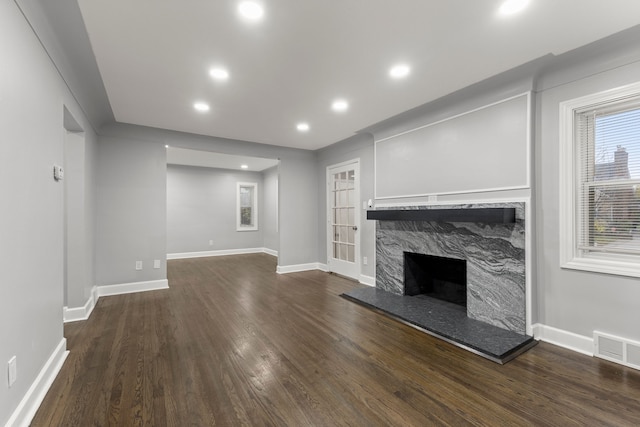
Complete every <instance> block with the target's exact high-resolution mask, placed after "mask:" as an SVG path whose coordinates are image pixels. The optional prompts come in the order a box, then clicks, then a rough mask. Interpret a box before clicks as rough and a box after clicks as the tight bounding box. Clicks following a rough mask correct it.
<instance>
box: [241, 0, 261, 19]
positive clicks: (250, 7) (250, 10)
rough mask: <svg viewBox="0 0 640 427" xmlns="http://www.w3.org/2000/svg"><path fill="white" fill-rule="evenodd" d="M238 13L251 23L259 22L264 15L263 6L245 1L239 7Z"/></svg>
mask: <svg viewBox="0 0 640 427" xmlns="http://www.w3.org/2000/svg"><path fill="white" fill-rule="evenodd" d="M238 12H240V15H242V16H243V17H244V18H246V19H248V20H250V21H259V20H260V19H262V16H263V15H264V9H263V8H262V5H261V4H259V3H256V2H255V1H243V2H241V3H240V4H239V5H238Z"/></svg>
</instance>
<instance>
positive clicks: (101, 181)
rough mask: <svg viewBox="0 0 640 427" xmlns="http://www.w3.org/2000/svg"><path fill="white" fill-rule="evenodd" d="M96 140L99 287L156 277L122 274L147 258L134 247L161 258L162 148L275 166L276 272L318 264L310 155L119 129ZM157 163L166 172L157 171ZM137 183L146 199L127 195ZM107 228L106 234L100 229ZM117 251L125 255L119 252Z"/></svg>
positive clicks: (128, 127)
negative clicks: (232, 156)
mask: <svg viewBox="0 0 640 427" xmlns="http://www.w3.org/2000/svg"><path fill="white" fill-rule="evenodd" d="M100 133H101V136H100V139H99V153H98V157H99V166H100V168H99V173H98V183H97V184H98V200H99V203H98V214H97V218H98V220H97V221H98V223H97V227H98V230H99V231H98V236H97V239H98V242H99V244H98V248H97V256H98V263H97V266H98V271H97V281H98V284H109V283H111V284H113V283H124V282H121V280H124V279H125V278H128V280H125V282H127V281H129V282H132V281H137V280H154V279H156V278H157V277H155V276H149V275H146V274H141V275H131V274H130V273H129V272H128V271H127V270H129V269H130V266H131V265H132V264H131V261H132V260H133V261H134V264H133V265H135V259H134V258H132V257H133V256H134V255H135V256H141V255H145V254H144V253H142V254H141V255H136V254H137V253H138V252H136V254H134V253H129V252H131V250H133V248H134V247H138V248H139V249H138V251H141V250H142V249H143V248H146V249H147V254H149V255H150V254H157V253H166V224H165V212H166V182H167V180H166V153H165V149H164V145H165V144H169V145H171V146H172V147H177V148H188V149H193V150H202V151H212V152H218V153H224V154H237V155H248V156H253V157H263V158H270V159H280V165H279V170H278V171H279V179H278V185H279V189H280V194H279V221H280V223H279V224H280V225H279V238H280V240H279V247H278V249H279V251H278V265H279V266H282V267H287V266H295V265H300V264H309V263H315V262H317V260H318V253H317V249H318V247H317V245H318V241H317V239H318V236H317V223H318V212H317V205H318V200H317V174H316V170H317V164H316V154H315V153H314V152H310V151H306V150H296V149H291V148H283V147H275V146H269V145H264V144H256V143H251V142H246V141H237V140H229V139H224V138H212V137H205V136H200V135H192V134H186V133H181V132H173V131H166V130H161V129H154V128H147V127H142V126H134V125H124V124H113V125H110V126H107V127H104V128H102V129H101V131H100ZM159 162H161V163H162V164H163V165H165V166H162V168H160V166H159ZM114 165H117V171H118V174H122V175H124V176H127V177H129V179H123V178H121V177H118V178H116V179H114V180H110V179H108V177H109V174H111V173H112V172H113V169H112V167H113V166H114ZM130 180H132V181H130ZM142 183H143V185H141V187H142V188H144V191H146V194H147V195H146V196H145V195H144V194H142V193H140V194H134V193H132V191H133V190H132V188H131V187H132V184H133V185H139V184H142ZM160 193H162V197H160V196H159V194H160ZM150 194H153V196H150ZM145 197H149V198H151V199H153V200H149V202H150V203H146V202H145V203H143V202H141V200H143V199H144V198H145ZM114 205H115V206H114ZM103 209H106V210H107V211H108V210H112V211H114V212H111V213H109V212H106V211H104V210H103ZM114 215H117V218H116V217H114ZM131 217H133V218H135V219H132V218H131ZM137 224H140V226H139V227H138V226H137ZM105 226H107V229H103V227H105ZM118 250H120V251H123V252H122V253H118V252H117V251H118ZM154 256H155V255H154ZM137 259H140V258H137ZM145 270H146V269H145ZM163 271H165V270H164V267H163ZM116 278H118V280H115V279H116ZM107 279H108V280H107ZM133 279H136V280H133Z"/></svg>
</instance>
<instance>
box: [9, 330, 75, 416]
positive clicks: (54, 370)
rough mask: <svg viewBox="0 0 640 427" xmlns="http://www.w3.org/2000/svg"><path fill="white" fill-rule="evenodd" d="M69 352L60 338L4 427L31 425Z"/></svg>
mask: <svg viewBox="0 0 640 427" xmlns="http://www.w3.org/2000/svg"><path fill="white" fill-rule="evenodd" d="M68 354H69V352H68V351H67V340H66V338H62V340H61V341H60V342H59V343H58V345H57V346H56V348H55V350H53V353H52V354H51V356H49V359H48V360H47V362H46V363H45V365H44V366H43V367H42V370H40V373H39V374H38V376H37V377H36V379H35V381H34V382H33V384H31V387H29V390H27V393H26V394H25V395H24V397H23V398H22V400H21V401H20V403H19V404H18V407H17V408H16V410H15V411H13V414H12V415H11V417H10V418H9V421H7V424H6V425H5V426H6V427H27V426H29V424H30V423H31V420H32V419H33V417H34V416H35V414H36V411H37V410H38V408H39V407H40V404H41V403H42V400H44V397H45V395H46V394H47V391H49V388H50V387H51V384H53V380H55V378H56V376H57V375H58V372H60V369H61V368H62V364H63V363H64V361H65V359H66V358H67V355H68Z"/></svg>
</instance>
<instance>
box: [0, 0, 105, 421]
mask: <svg viewBox="0 0 640 427" xmlns="http://www.w3.org/2000/svg"><path fill="white" fill-rule="evenodd" d="M0 62H1V63H2V66H1V67H0V129H2V139H1V140H0V159H2V160H3V166H2V168H0V194H1V195H2V206H3V209H1V210H0V218H1V220H0V236H2V238H1V239H0V259H1V260H2V268H0V301H3V307H2V310H0V325H2V327H0V343H1V345H0V366H1V367H2V368H1V369H0V425H4V424H5V423H6V422H7V421H8V420H9V419H10V417H11V416H12V414H15V415H18V416H19V417H24V416H25V414H26V413H27V412H28V408H23V409H25V410H24V411H17V412H16V410H17V409H18V408H19V404H20V402H21V401H22V400H23V398H27V399H28V398H29V397H31V398H34V397H35V395H33V394H31V395H28V394H27V392H28V390H29V388H30V387H31V386H32V385H34V383H35V381H36V379H37V377H38V374H39V373H41V372H42V373H44V374H48V375H50V374H52V373H55V369H54V366H53V365H48V364H47V363H48V362H49V361H50V360H51V362H52V363H53V364H55V362H59V361H61V359H60V357H61V356H62V353H60V351H62V352H64V350H65V348H66V345H65V342H64V339H63V328H62V307H63V250H64V248H63V241H64V235H63V232H64V226H63V221H64V215H63V184H62V183H61V182H55V181H54V180H53V165H54V164H59V165H62V164H63V161H64V159H63V140H64V126H63V111H64V106H65V105H66V106H67V108H68V109H69V110H70V111H71V112H72V113H73V115H74V117H76V118H77V120H78V121H79V122H80V124H81V125H82V126H83V127H84V128H85V130H86V134H87V139H88V140H89V141H95V134H94V132H93V130H92V129H91V126H90V125H89V123H88V122H87V120H86V118H85V116H84V114H83V112H82V110H81V108H80V107H79V106H78V104H77V103H76V102H75V99H74V98H73V96H72V95H71V93H70V92H69V90H68V88H67V86H66V84H65V82H64V81H63V80H62V78H61V77H60V75H59V74H58V72H57V70H56V68H55V67H54V65H53V64H52V62H51V61H50V59H49V57H48V55H47V53H46V52H45V51H44V49H43V48H42V46H41V44H40V42H39V40H38V38H37V37H36V36H35V34H34V33H33V30H32V29H31V27H30V25H29V23H28V22H27V21H26V19H25V18H24V16H23V14H22V13H21V11H20V10H19V8H18V7H17V5H16V4H15V3H14V2H12V1H5V2H0ZM89 185H91V184H90V183H89ZM89 236H91V235H89ZM89 258H90V259H92V258H93V256H92V255H91V254H89ZM14 355H15V356H17V368H18V369H17V381H16V383H15V384H14V385H13V386H12V387H9V386H8V381H7V362H8V361H9V359H10V358H11V357H12V356H14ZM52 356H54V359H55V360H52V359H50V357H52ZM56 357H57V359H56ZM47 368H50V370H49V371H47ZM45 376H46V375H45ZM45 379H47V378H45ZM43 380H44V379H43ZM35 386H36V389H35V391H36V392H38V391H41V390H42V388H43V387H44V384H43V382H39V383H35ZM33 403H37V399H35V400H31V401H25V404H26V405H27V407H28V406H29V405H31V404H33ZM20 419H24V418H20Z"/></svg>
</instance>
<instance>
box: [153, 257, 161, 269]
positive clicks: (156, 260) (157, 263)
mask: <svg viewBox="0 0 640 427" xmlns="http://www.w3.org/2000/svg"><path fill="white" fill-rule="evenodd" d="M153 268H160V260H159V259H154V260H153Z"/></svg>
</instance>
